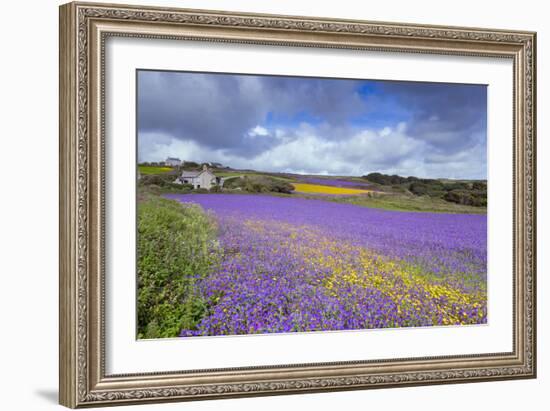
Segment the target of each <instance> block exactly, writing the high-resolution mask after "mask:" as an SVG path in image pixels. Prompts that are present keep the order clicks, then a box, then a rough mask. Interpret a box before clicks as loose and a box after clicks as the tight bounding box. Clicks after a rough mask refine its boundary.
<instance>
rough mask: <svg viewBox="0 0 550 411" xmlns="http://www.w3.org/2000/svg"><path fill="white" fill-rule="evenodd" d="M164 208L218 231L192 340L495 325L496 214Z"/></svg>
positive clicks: (198, 289)
mask: <svg viewBox="0 0 550 411" xmlns="http://www.w3.org/2000/svg"><path fill="white" fill-rule="evenodd" d="M165 197H166V198H169V199H172V200H175V201H177V202H179V203H181V205H182V206H183V209H184V210H185V209H186V208H188V207H191V208H192V210H193V213H197V212H199V213H201V215H203V216H205V217H206V218H204V219H203V220H204V221H205V223H204V224H208V226H209V227H210V228H209V230H210V231H209V232H212V227H216V230H215V231H216V235H215V239H213V238H211V239H209V240H208V241H205V242H204V244H205V246H204V247H206V248H208V247H210V246H209V245H208V244H210V245H211V246H212V247H213V248H212V250H210V251H208V252H209V253H210V254H211V255H215V259H213V262H212V264H210V265H209V268H208V272H207V273H206V274H203V275H201V276H199V277H197V278H196V279H195V280H194V281H193V282H192V290H191V291H190V292H188V295H190V296H191V300H189V299H188V301H187V302H186V304H187V306H189V307H192V310H191V311H192V313H193V315H192V316H191V317H192V318H193V321H187V322H186V324H187V325H186V326H184V327H183V328H182V329H181V330H180V331H179V335H181V336H199V335H211V336H212V335H234V334H254V333H277V332H300V331H319V330H351V329H369V328H386V327H415V326H433V325H435V326H445V325H463V324H483V323H486V321H487V289H486V266H487V252H486V226H487V219H486V216H485V215H472V214H444V213H413V212H403V211H387V210H381V209H375V208H367V207H361V206H357V205H354V204H345V203H341V202H334V201H322V200H310V199H306V198H300V197H277V196H268V195H246V194H241V195H231V194H165ZM165 201H166V200H165ZM170 203H172V202H170ZM190 211H191V210H190ZM201 218H202V217H201ZM206 221H208V223H206ZM205 253H206V252H205ZM206 254H208V253H206ZM206 254H205V255H206ZM201 255H202V254H201ZM193 307H194V308H193Z"/></svg>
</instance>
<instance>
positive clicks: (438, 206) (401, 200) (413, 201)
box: [326, 194, 487, 214]
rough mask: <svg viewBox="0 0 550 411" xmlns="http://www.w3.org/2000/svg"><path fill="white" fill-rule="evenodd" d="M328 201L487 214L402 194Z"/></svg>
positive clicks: (441, 201)
mask: <svg viewBox="0 0 550 411" xmlns="http://www.w3.org/2000/svg"><path fill="white" fill-rule="evenodd" d="M326 200H329V201H335V202H338V203H348V204H355V205H359V206H363V207H372V208H382V209H385V210H395V211H416V212H427V213H455V214H457V213H458V214H486V213H487V208H486V207H473V206H467V205H461V204H455V203H450V202H448V201H445V200H442V199H440V198H433V197H428V196H421V197H419V196H409V195H400V194H378V195H375V196H370V197H369V196H350V197H332V198H327V199H326Z"/></svg>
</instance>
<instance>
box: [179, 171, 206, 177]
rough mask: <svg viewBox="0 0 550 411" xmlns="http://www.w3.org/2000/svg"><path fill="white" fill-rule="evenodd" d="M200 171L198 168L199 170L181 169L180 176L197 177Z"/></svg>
mask: <svg viewBox="0 0 550 411" xmlns="http://www.w3.org/2000/svg"><path fill="white" fill-rule="evenodd" d="M200 173H202V170H200V171H182V172H181V176H182V177H198V176H199V174H200Z"/></svg>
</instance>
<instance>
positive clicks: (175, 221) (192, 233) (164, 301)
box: [137, 195, 221, 338]
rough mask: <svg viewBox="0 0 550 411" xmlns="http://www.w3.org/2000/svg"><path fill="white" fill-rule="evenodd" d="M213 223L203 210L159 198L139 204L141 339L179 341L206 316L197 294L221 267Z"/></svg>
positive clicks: (138, 252)
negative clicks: (198, 284) (204, 280)
mask: <svg viewBox="0 0 550 411" xmlns="http://www.w3.org/2000/svg"><path fill="white" fill-rule="evenodd" d="M216 234H217V226H216V223H215V222H214V220H213V219H212V218H211V216H209V215H208V214H207V213H205V212H204V211H203V210H202V208H201V207H200V206H198V205H193V204H189V205H182V204H181V203H179V202H177V201H173V200H167V199H164V198H161V197H158V196H155V195H147V196H145V197H144V198H142V200H141V201H140V202H139V203H138V238H137V255H138V261H137V270H138V307H137V311H138V338H159V337H176V336H177V335H178V334H179V332H180V330H181V329H182V328H186V329H189V328H191V329H192V328H194V326H196V324H197V323H198V322H199V321H200V319H201V317H202V316H203V315H204V313H205V311H206V304H205V302H204V301H202V298H201V297H200V296H199V295H198V293H197V292H196V291H195V284H196V282H197V281H198V280H200V279H202V278H205V277H206V276H208V274H209V273H210V272H211V271H212V269H213V268H214V267H215V266H216V265H217V264H218V263H219V259H220V255H221V249H220V247H219V245H218V243H217V240H216Z"/></svg>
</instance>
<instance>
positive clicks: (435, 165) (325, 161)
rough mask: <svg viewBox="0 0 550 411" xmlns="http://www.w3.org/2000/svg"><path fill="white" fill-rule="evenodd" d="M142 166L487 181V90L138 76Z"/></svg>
mask: <svg viewBox="0 0 550 411" xmlns="http://www.w3.org/2000/svg"><path fill="white" fill-rule="evenodd" d="M137 110H138V118H137V122H138V158H139V161H140V162H143V161H162V160H165V159H166V157H179V158H180V159H182V160H189V161H197V162H220V163H222V164H224V165H227V166H231V167H233V168H247V169H256V170H263V171H283V172H294V173H304V174H330V175H364V174H368V173H370V172H376V171H377V172H381V173H388V174H399V175H403V176H409V175H414V176H418V177H446V178H469V179H470V178H471V179H485V178H486V177H487V156H486V151H487V133H486V128H487V120H486V114H487V90H486V87H485V86H483V85H462V84H442V83H439V84H438V83H417V82H397V81H395V82H388V81H372V80H347V79H319V78H304V77H280V76H255V75H232V74H207V73H188V72H158V71H139V72H138V108H137Z"/></svg>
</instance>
